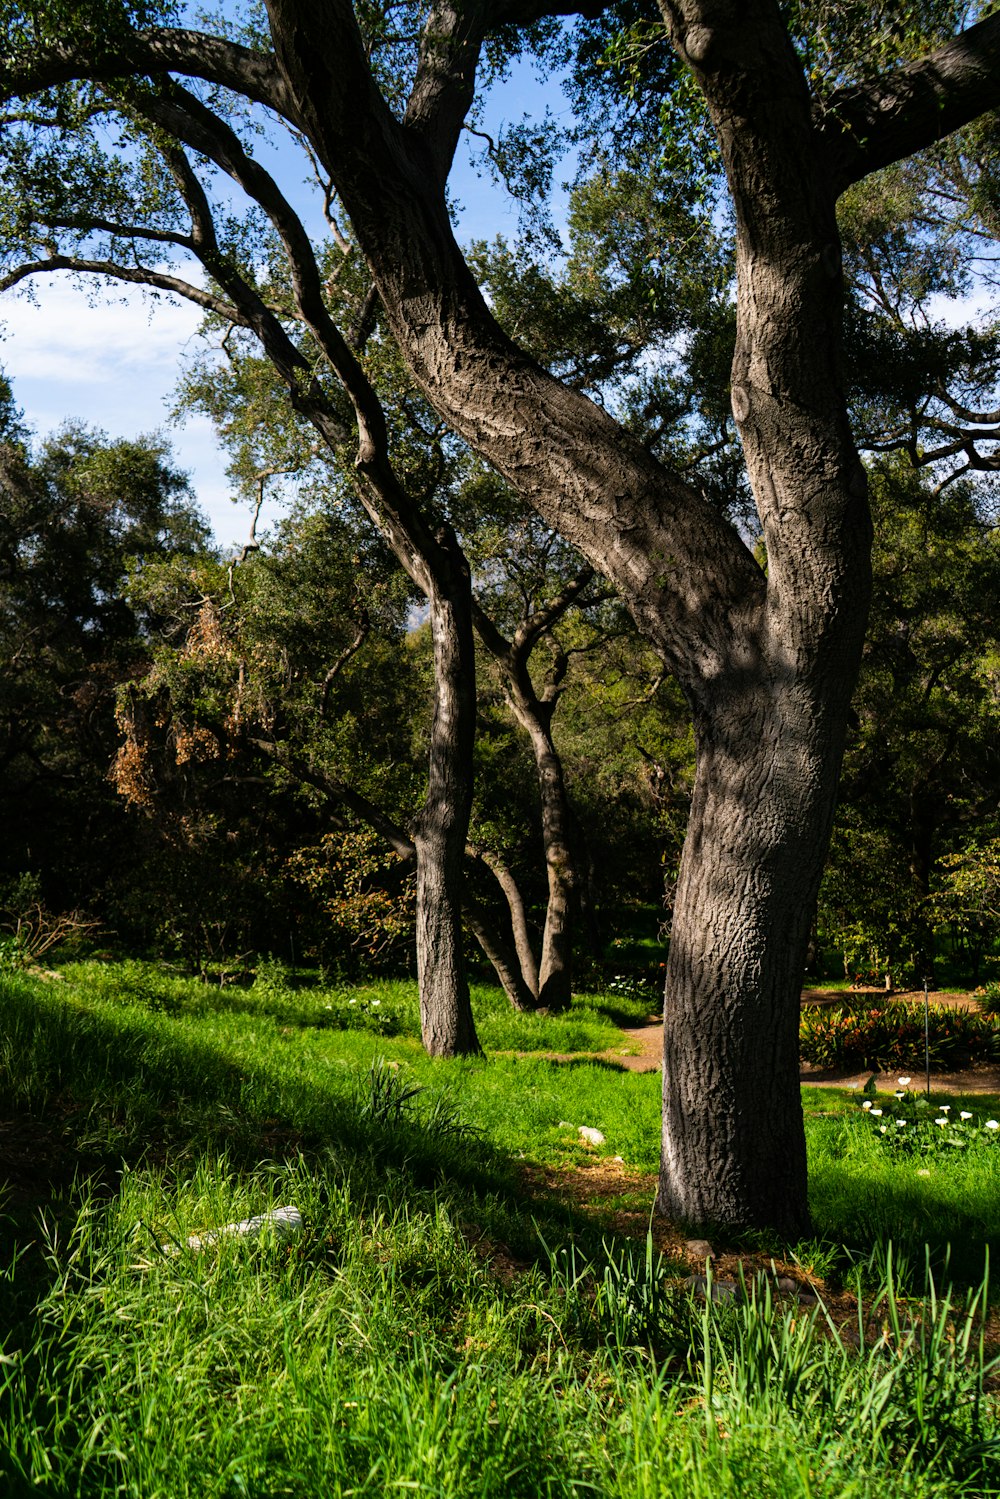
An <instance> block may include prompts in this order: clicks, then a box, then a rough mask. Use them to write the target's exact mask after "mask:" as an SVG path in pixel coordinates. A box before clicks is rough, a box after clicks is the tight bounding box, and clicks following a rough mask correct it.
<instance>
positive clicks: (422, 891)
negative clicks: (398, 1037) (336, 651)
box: [413, 547, 480, 1057]
mask: <svg viewBox="0 0 1000 1499" xmlns="http://www.w3.org/2000/svg"><path fill="white" fill-rule="evenodd" d="M457 551H458V549H457V547H454V548H453V563H454V572H455V582H454V586H453V587H452V588H451V589H450V590H449V592H448V594H447V595H445V594H444V593H443V592H442V591H440V590H439V588H438V587H437V586H433V587H432V588H431V589H430V592H429V595H428V604H429V611H430V626H431V638H432V640H433V644H434V720H433V723H432V725H431V742H430V757H429V769H428V779H427V800H426V802H425V804H424V807H423V810H422V811H421V813H420V816H419V817H418V819H417V823H416V826H415V828H414V837H413V841H414V843H415V844H416V849H417V979H418V984H419V988H420V1030H421V1035H422V1037H423V1042H424V1047H425V1048H426V1050H427V1052H428V1053H429V1055H430V1056H432V1057H440V1056H449V1057H451V1056H462V1055H467V1054H469V1053H470V1052H478V1051H479V1050H480V1046H479V1039H478V1037H477V1036H476V1027H475V1023H474V1022H473V1019H472V1004H471V1002H470V999H469V984H468V979H467V977H466V972H465V958H464V952H463V938H462V886H463V883H464V877H465V843H466V838H467V836H468V831H469V813H470V811H471V808H472V774H471V769H472V749H473V740H474V735H475V722H476V685H475V684H476V668H475V650H474V646H473V639H472V607H471V597H470V588H469V575H468V569H467V567H466V565H465V559H464V557H461V556H460V554H458V555H456V554H457Z"/></svg>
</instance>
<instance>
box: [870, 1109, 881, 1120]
mask: <svg viewBox="0 0 1000 1499" xmlns="http://www.w3.org/2000/svg"><path fill="white" fill-rule="evenodd" d="M872 1118H873V1119H881V1118H882V1110H881V1109H872Z"/></svg>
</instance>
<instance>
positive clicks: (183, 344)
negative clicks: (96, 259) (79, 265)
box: [0, 67, 565, 547]
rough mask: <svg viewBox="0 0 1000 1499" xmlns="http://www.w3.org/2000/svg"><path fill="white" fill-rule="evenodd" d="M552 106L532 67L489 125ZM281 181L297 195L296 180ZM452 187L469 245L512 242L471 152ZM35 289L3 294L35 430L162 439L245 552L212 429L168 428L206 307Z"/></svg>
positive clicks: (6, 357) (1, 316)
mask: <svg viewBox="0 0 1000 1499" xmlns="http://www.w3.org/2000/svg"><path fill="white" fill-rule="evenodd" d="M544 99H545V92H544V90H543V88H542V86H541V85H540V84H539V83H538V81H537V80H536V78H535V77H534V74H533V72H532V70H531V69H530V68H529V67H522V68H519V69H517V70H516V71H515V74H514V76H513V78H512V80H511V81H510V82H509V83H508V84H506V85H505V86H504V87H503V88H501V89H499V90H497V91H496V93H495V96H494V99H493V101H492V107H491V108H490V109H489V110H488V118H487V124H486V128H487V129H490V130H491V131H493V132H495V131H497V129H498V128H499V126H500V124H501V123H503V122H506V121H512V120H519V119H520V118H521V116H522V114H523V113H524V111H525V110H526V109H530V108H532V107H536V108H537V107H539V106H540V105H541V104H543V102H544ZM548 100H549V103H550V105H551V107H552V108H553V109H554V110H558V109H560V108H565V101H564V100H562V98H561V96H560V95H558V94H556V95H555V96H554V97H553V91H552V90H551V89H550V91H549V94H548ZM476 144H477V145H478V143H476ZM278 157H279V159H280V160H281V161H282V162H284V163H287V162H288V160H289V153H288V152H287V149H285V150H282V149H281V148H280V147H279V148H278ZM294 170H295V172H296V175H299V174H300V172H301V168H300V167H299V166H298V164H296V166H295V168H294ZM283 186H285V188H286V191H288V186H287V183H283ZM452 191H453V193H454V194H455V195H456V197H457V198H458V199H459V201H460V203H461V205H462V210H463V211H462V216H461V233H462V237H463V238H464V239H473V238H493V237H494V236H495V235H496V234H505V235H513V233H514V232H515V230H516V227H517V214H516V210H515V209H514V208H513V206H512V205H511V203H510V201H509V200H508V199H507V198H506V197H505V196H504V195H502V194H501V193H499V192H498V191H497V190H496V189H495V188H494V187H493V186H492V184H491V183H490V182H489V181H488V180H487V179H486V178H481V177H479V176H477V175H476V173H475V171H474V170H473V169H472V167H471V165H470V161H469V152H468V150H467V149H466V148H465V147H464V146H462V147H460V149H459V157H458V159H457V160H456V167H455V172H454V173H453V177H452ZM290 195H291V194H290ZM300 211H301V209H300ZM33 284H34V302H33V301H30V300H28V298H27V297H25V296H23V295H22V296H18V295H14V294H11V293H9V292H8V293H6V294H4V295H3V296H2V297H0V329H2V333H3V342H2V343H0V363H2V365H3V367H4V369H5V371H6V373H7V375H8V376H9V377H10V378H11V380H12V381H13V387H14V395H15V399H16V400H17V403H18V404H19V406H21V407H22V408H23V410H24V414H25V417H26V419H27V421H28V423H29V425H30V426H31V427H32V428H33V430H34V431H35V433H36V434H37V435H38V436H39V437H42V436H45V435H47V434H48V433H49V432H51V431H53V430H54V429H55V428H57V427H59V426H60V425H61V424H62V423H63V422H64V421H66V420H72V421H80V422H84V423H86V424H87V425H89V426H94V427H99V428H101V429H102V430H104V431H106V432H107V433H108V435H109V436H111V437H133V436H136V435H137V434H139V433H149V432H153V431H157V430H159V431H163V432H165V435H166V436H167V438H168V440H169V441H170V442H171V444H172V445H173V448H174V453H175V456H176V460H177V462H178V465H179V466H180V467H181V468H182V469H184V470H185V471H186V472H188V473H189V475H190V477H191V481H192V484H193V487H194V490H195V492H196V494H197V497H198V500H199V503H200V505H201V507H202V509H203V510H204V511H205V513H206V514H207V516H208V518H209V520H210V521H211V523H212V526H213V528H214V530H215V533H216V536H217V538H218V540H219V542H220V543H221V544H222V545H224V546H226V547H231V546H238V545H240V544H241V543H242V542H243V541H244V540H245V539H246V536H247V532H248V529H249V524H250V516H249V511H248V509H247V507H246V505H245V504H242V503H241V504H234V503H233V501H232V499H231V486H230V484H229V482H228V480H227V478H226V474H225V459H224V457H223V455H222V454H221V452H220V451H219V449H218V447H217V444H216V442H215V437H214V433H213V431H212V427H211V424H210V423H209V422H208V420H207V419H204V418H194V419H188V420H186V421H185V422H184V424H183V425H182V426H177V427H168V417H169V408H170V397H171V392H172V390H173V387H174V384H175V382H176V379H177V376H178V373H179V371H180V369H181V368H182V366H183V361H184V358H185V355H190V354H191V353H192V352H193V350H194V349H195V347H196V342H197V341H196V338H195V333H196V329H197V325H198V321H199V314H198V311H197V309H196V308H194V307H193V306H191V305H190V304H183V305H171V304H169V303H166V302H161V303H151V302H144V300H143V298H142V296H141V295H140V294H139V293H137V292H136V293H132V292H131V290H122V292H121V293H117V294H115V296H114V297H112V298H105V297H104V296H103V293H98V295H97V297H96V299H95V298H94V297H91V298H90V299H88V297H87V295H86V293H85V291H83V290H81V289H80V288H78V287H76V286H74V285H73V283H72V282H71V280H70V279H69V278H68V277H67V276H65V275H62V274H59V273H55V274H52V275H42V276H37V277H35V278H34V283H33ZM91 303H93V305H91ZM265 519H266V516H265Z"/></svg>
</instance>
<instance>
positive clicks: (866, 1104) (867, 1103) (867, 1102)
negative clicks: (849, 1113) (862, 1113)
mask: <svg viewBox="0 0 1000 1499" xmlns="http://www.w3.org/2000/svg"><path fill="white" fill-rule="evenodd" d="M871 1106H872V1101H871V1099H870V1098H866V1099H865V1101H864V1103H863V1104H862V1105H861V1107H862V1108H863V1109H870V1108H871Z"/></svg>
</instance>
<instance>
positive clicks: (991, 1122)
mask: <svg viewBox="0 0 1000 1499" xmlns="http://www.w3.org/2000/svg"><path fill="white" fill-rule="evenodd" d="M986 1128H987V1129H1000V1124H998V1123H997V1121H996V1120H995V1119H987V1121H986Z"/></svg>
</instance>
